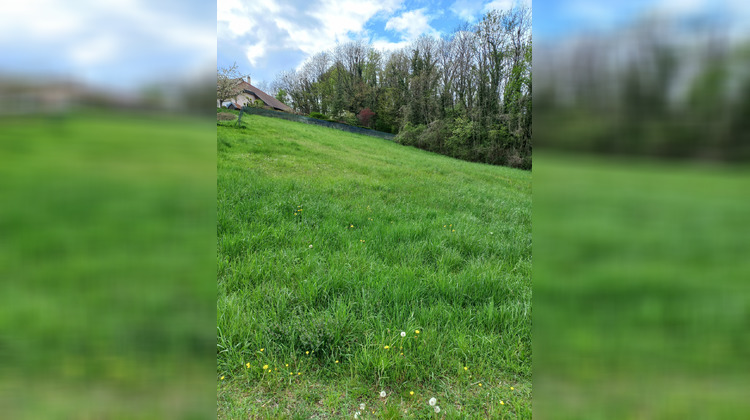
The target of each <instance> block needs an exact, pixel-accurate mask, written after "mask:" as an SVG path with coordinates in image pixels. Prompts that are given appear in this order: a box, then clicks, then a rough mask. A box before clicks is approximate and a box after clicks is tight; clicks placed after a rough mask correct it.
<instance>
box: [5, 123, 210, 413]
mask: <svg viewBox="0 0 750 420" xmlns="http://www.w3.org/2000/svg"><path fill="white" fill-rule="evenodd" d="M214 133H215V132H214V126H213V122H212V121H211V120H205V119H202V118H198V117H179V116H173V115H164V114H163V113H157V112H152V113H145V112H132V111H123V110H113V109H110V110H101V109H78V110H75V111H70V112H67V113H63V114H58V115H55V116H50V115H46V116H45V115H42V116H25V117H14V118H9V117H3V118H2V119H0V196H2V205H1V206H0V232H2V233H1V234H0V278H1V279H2V286H1V289H2V292H0V308H2V310H0V360H2V362H0V389H1V390H2V391H1V392H0V411H2V412H3V417H5V418H14V419H25V418H28V419H37V418H205V417H207V416H210V415H212V411H213V404H214V397H213V387H212V384H211V383H210V381H206V380H205V378H212V371H213V367H214V365H213V360H214V355H213V351H214V346H215V326H214V321H213V320H214V316H215V299H216V286H215V283H214V281H213V280H212V279H213V278H214V276H215V249H214V246H213V243H214V238H215V220H216V215H215V213H216V204H215V197H216V184H215V179H216V178H215V177H216V169H215V167H216V166H215V156H216V155H215V146H214V140H213V139H214V136H215V134H214Z"/></svg>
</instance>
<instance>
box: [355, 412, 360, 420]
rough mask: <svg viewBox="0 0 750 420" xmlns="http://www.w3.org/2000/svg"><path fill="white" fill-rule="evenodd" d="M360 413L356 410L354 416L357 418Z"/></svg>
mask: <svg viewBox="0 0 750 420" xmlns="http://www.w3.org/2000/svg"><path fill="white" fill-rule="evenodd" d="M360 414H362V413H360V412H359V411H357V412H356V413H354V418H355V419H358V418H359V415H360Z"/></svg>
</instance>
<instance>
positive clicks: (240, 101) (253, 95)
mask: <svg viewBox="0 0 750 420" xmlns="http://www.w3.org/2000/svg"><path fill="white" fill-rule="evenodd" d="M237 80H238V83H239V85H240V89H241V90H242V91H241V93H240V94H239V95H237V96H235V97H234V98H232V101H230V102H224V103H222V104H221V105H222V106H225V107H229V106H234V107H243V106H245V105H248V104H252V103H253V102H255V101H256V100H260V101H261V102H263V105H264V106H267V107H269V108H271V109H274V110H276V111H285V112H293V111H292V108H290V107H289V106H287V105H285V104H283V103H282V102H281V101H279V100H278V99H276V98H274V97H273V96H271V95H269V94H267V93H265V92H263V91H262V90H260V89H258V88H257V87H255V86H253V85H251V84H250V78H248V80H247V81H246V80H244V79H237Z"/></svg>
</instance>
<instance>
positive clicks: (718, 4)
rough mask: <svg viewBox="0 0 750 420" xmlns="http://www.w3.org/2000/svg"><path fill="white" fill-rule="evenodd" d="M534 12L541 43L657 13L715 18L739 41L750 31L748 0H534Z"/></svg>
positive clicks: (598, 30)
mask: <svg viewBox="0 0 750 420" xmlns="http://www.w3.org/2000/svg"><path fill="white" fill-rule="evenodd" d="M533 13H534V23H533V28H532V33H533V35H534V38H535V39H538V40H540V41H554V40H557V39H559V38H561V37H566V36H570V35H576V34H580V33H596V32H603V31H608V30H612V29H617V28H620V27H623V26H625V25H628V24H630V23H632V22H633V21H636V20H638V19H640V18H642V17H644V16H648V15H657V14H658V15H660V16H662V17H668V18H672V19H684V20H691V19H692V20H697V19H705V18H707V17H712V18H714V19H717V21H721V22H723V25H724V28H725V29H727V30H728V31H730V32H731V33H732V36H733V37H736V38H747V35H748V33H749V32H750V25H748V22H750V1H748V0H534V8H533Z"/></svg>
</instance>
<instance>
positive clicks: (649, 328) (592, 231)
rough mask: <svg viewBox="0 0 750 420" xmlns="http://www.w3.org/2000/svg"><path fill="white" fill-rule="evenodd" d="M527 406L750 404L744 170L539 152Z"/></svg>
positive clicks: (717, 407) (618, 410) (668, 409)
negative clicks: (531, 391) (530, 400)
mask: <svg viewBox="0 0 750 420" xmlns="http://www.w3.org/2000/svg"><path fill="white" fill-rule="evenodd" d="M535 160H536V166H535V170H534V222H533V223H534V260H535V261H534V305H535V313H534V346H533V347H534V385H535V386H536V393H535V397H536V398H535V404H534V414H535V415H539V416H540V417H543V418H549V419H582V418H588V419H613V418H640V419H657V418H658V419H686V418H712V419H713V418H715V419H740V418H748V417H749V415H750V400H748V399H747V395H748V394H749V393H750V386H748V381H747V372H748V369H750V352H749V351H748V349H750V335H748V326H749V325H750V318H749V317H748V313H749V312H748V307H750V305H749V304H750V293H748V287H747V279H748V277H750V260H749V259H748V258H747V256H748V255H749V254H750V240H749V239H748V235H747V229H745V228H743V227H744V226H746V225H747V217H748V215H749V214H750V200H748V194H747V192H748V191H749V190H750V171H748V168H747V166H746V165H743V166H721V165H716V164H713V165H709V164H702V165H699V164H695V163H692V164H691V163H675V162H664V161H653V160H651V161H650V160H647V159H634V158H629V159H625V158H620V159H617V158H603V157H583V156H572V155H553V154H550V155H545V154H541V155H540V154H537V156H535Z"/></svg>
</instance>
